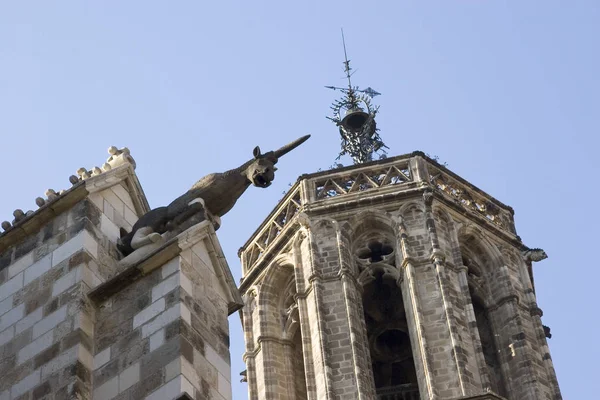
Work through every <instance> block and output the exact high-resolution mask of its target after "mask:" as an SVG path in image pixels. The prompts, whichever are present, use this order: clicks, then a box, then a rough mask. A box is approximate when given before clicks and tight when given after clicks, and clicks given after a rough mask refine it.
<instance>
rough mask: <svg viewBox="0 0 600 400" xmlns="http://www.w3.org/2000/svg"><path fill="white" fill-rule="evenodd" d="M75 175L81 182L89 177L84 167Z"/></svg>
mask: <svg viewBox="0 0 600 400" xmlns="http://www.w3.org/2000/svg"><path fill="white" fill-rule="evenodd" d="M77 175H79V177H80V178H81V179H82V180H83V179H87V178H89V177H90V173H89V172H88V170H87V169H86V168H84V167H81V168H79V169H78V170H77Z"/></svg>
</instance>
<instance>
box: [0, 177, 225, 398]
mask: <svg viewBox="0 0 600 400" xmlns="http://www.w3.org/2000/svg"><path fill="white" fill-rule="evenodd" d="M110 173H111V172H107V173H105V175H106V176H107V179H111V177H110ZM90 184H93V181H92V183H90ZM81 193H82V192H81V190H79V194H77V196H80V195H81ZM68 196H75V195H72V194H69V193H67V194H65V195H64V196H63V198H62V199H61V200H60V201H63V202H68V201H70V200H69V199H68V198H66V197H68ZM77 196H75V197H72V198H73V199H77V198H79V197H77ZM83 196H85V194H84V195H83ZM73 201H74V202H75V203H74V204H75V205H73V206H72V207H71V208H70V209H69V210H68V211H66V212H63V213H62V214H60V215H58V216H56V217H54V218H53V219H52V220H50V221H49V222H46V223H45V225H43V226H41V228H40V230H39V231H38V232H37V233H32V234H31V235H30V236H29V237H26V238H25V239H24V240H22V241H21V242H20V243H18V244H16V245H14V246H12V247H10V248H8V249H7V250H6V251H4V252H3V253H2V254H0V400H62V399H80V400H84V399H92V398H94V399H99V400H108V399H119V400H125V399H127V400H138V399H140V400H141V399H146V400H159V399H160V400H165V399H174V398H180V396H182V395H187V396H188V398H192V399H208V398H210V399H215V400H223V399H231V396H232V394H231V383H230V382H231V374H230V361H229V333H228V332H229V331H228V321H227V316H228V312H229V310H228V306H229V307H231V294H230V292H228V290H231V288H228V287H225V286H226V285H224V284H223V277H222V276H220V275H222V273H220V274H218V273H217V272H215V270H216V268H215V262H216V261H215V260H216V258H215V257H217V256H215V254H214V249H212V248H211V250H209V249H207V247H206V245H205V243H204V240H205V238H206V237H207V235H214V231H211V232H212V233H211V232H208V231H207V230H204V231H202V232H200V234H199V236H198V237H197V238H191V239H189V238H188V239H189V240H188V241H192V242H193V243H188V244H187V247H185V248H183V247H182V248H181V249H182V250H180V251H179V252H178V254H177V255H176V256H175V258H172V259H171V260H170V261H169V262H167V263H164V265H159V266H158V267H156V268H155V269H154V270H153V271H151V272H150V273H148V274H147V275H146V276H143V277H142V278H140V279H137V280H132V281H131V282H129V281H126V283H127V284H126V285H125V286H124V288H123V289H122V290H119V291H118V292H116V293H114V294H112V295H111V296H110V297H109V298H108V299H104V300H102V301H93V300H91V297H90V296H91V295H92V294H93V293H95V291H97V290H98V288H102V287H104V286H105V285H108V284H110V282H119V280H122V279H126V278H121V276H122V275H123V273H125V272H126V271H125V270H124V267H122V266H120V264H119V259H120V255H119V253H118V251H117V250H116V245H115V243H116V240H117V238H118V237H119V229H120V228H125V229H127V230H129V229H131V226H132V225H133V224H134V223H135V221H136V220H137V215H136V213H135V211H134V210H135V207H134V206H133V202H132V200H131V198H130V197H129V193H128V192H127V190H126V187H125V186H124V185H123V184H121V183H118V182H117V184H115V185H113V186H112V187H109V188H105V187H104V188H103V189H102V190H101V191H98V192H96V193H91V194H89V195H88V196H87V197H83V198H82V200H80V201H78V200H73ZM77 201H78V202H77ZM35 217H36V216H35V215H34V216H33V217H32V218H35ZM0 239H2V238H0ZM194 240H195V242H194ZM214 240H216V239H214ZM121 283H122V282H121ZM181 398H184V397H181Z"/></svg>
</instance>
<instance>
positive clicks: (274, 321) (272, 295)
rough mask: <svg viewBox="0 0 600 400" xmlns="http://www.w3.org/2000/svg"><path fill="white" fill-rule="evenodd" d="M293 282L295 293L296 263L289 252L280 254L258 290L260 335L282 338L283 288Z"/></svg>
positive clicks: (267, 271)
mask: <svg viewBox="0 0 600 400" xmlns="http://www.w3.org/2000/svg"><path fill="white" fill-rule="evenodd" d="M290 281H291V282H292V285H293V287H294V293H295V277H294V264H293V259H292V256H291V255H290V254H288V253H285V254H280V255H279V256H277V257H276V258H275V259H274V260H273V261H272V262H271V264H270V265H269V267H268V268H267V269H266V271H265V273H264V279H263V281H262V282H261V285H260V289H259V292H258V298H257V300H258V309H259V325H260V327H259V330H260V336H269V337H276V338H281V337H282V334H283V326H284V322H283V320H284V318H283V317H284V314H283V310H282V309H281V303H282V296H284V291H283V288H285V287H287V286H288V285H289V284H290Z"/></svg>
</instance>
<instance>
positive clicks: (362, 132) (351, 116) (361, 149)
mask: <svg viewBox="0 0 600 400" xmlns="http://www.w3.org/2000/svg"><path fill="white" fill-rule="evenodd" d="M342 44H343V46H344V72H345V73H346V79H347V80H348V87H347V88H341V87H336V86H325V87H326V88H328V89H332V90H338V91H340V92H342V94H343V97H342V98H341V99H339V100H335V101H334V102H333V104H332V105H331V109H332V110H333V116H332V117H327V119H329V120H331V121H333V122H334V123H335V124H336V125H337V126H338V128H339V132H340V136H341V139H342V151H341V152H340V154H339V155H338V157H337V160H339V159H340V158H341V157H342V156H344V155H346V154H348V155H349V156H350V157H351V158H352V160H353V161H354V163H355V164H361V163H364V162H368V161H372V160H373V156H374V155H375V154H378V155H379V158H384V157H385V154H386V152H385V149H387V148H388V147H387V146H386V145H385V144H384V143H383V141H382V140H381V138H380V137H379V133H378V131H379V129H377V124H376V123H375V116H376V115H377V112H378V111H379V106H377V107H375V106H373V105H372V104H371V99H372V98H373V97H375V96H378V95H380V94H381V93H379V92H377V91H375V90H373V89H372V88H371V87H367V88H366V89H364V90H361V89H359V87H358V86H352V80H351V77H352V75H353V73H351V72H350V71H352V68H351V67H350V60H348V53H347V51H346V40H345V38H344V30H343V29H342Z"/></svg>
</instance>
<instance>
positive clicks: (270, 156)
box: [245, 135, 310, 188]
mask: <svg viewBox="0 0 600 400" xmlns="http://www.w3.org/2000/svg"><path fill="white" fill-rule="evenodd" d="M309 137H310V135H306V136H303V137H301V138H300V139H297V140H295V141H293V142H292V143H290V144H287V145H285V146H283V147H282V148H281V149H279V150H275V151H269V152H268V153H265V154H262V153H261V151H260V147H258V146H256V147H255V148H254V159H253V160H252V161H251V163H250V165H249V166H248V167H247V168H246V171H245V172H246V177H247V178H248V180H249V181H250V182H251V183H252V184H253V185H254V186H256V187H260V188H266V187H268V186H270V185H271V182H273V179H275V171H277V168H276V167H275V164H277V161H279V158H280V157H281V156H283V155H284V154H286V153H288V152H290V151H291V150H293V149H294V148H296V147H298V146H300V145H301V144H302V143H304V142H305V141H306V140H307V139H308V138H309Z"/></svg>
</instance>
